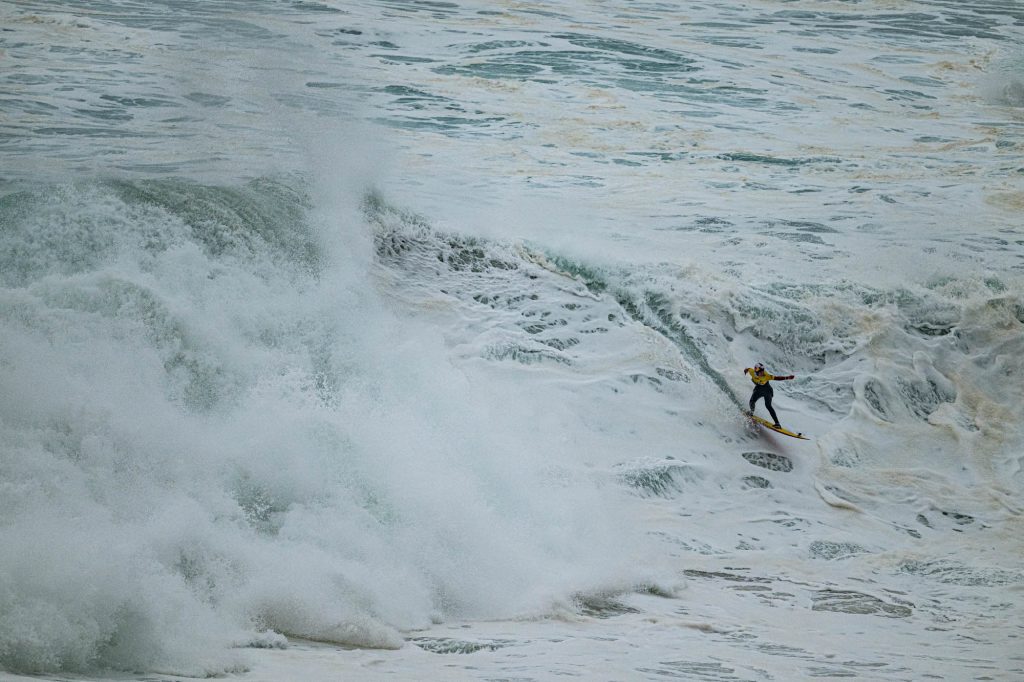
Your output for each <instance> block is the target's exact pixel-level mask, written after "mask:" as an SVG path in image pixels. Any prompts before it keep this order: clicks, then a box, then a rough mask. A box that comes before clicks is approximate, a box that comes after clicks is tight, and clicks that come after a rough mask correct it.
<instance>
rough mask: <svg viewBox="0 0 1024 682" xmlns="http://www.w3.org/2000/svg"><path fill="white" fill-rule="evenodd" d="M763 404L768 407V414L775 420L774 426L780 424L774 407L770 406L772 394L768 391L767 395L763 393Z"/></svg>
mask: <svg viewBox="0 0 1024 682" xmlns="http://www.w3.org/2000/svg"><path fill="white" fill-rule="evenodd" d="M764 406H765V407H767V408H768V414H770V415H771V416H772V419H773V420H774V421H775V426H776V428H778V427H780V426H782V425H781V424H779V416H778V415H777V414H775V408H773V407H772V394H771V393H768V394H767V395H765V397H764Z"/></svg>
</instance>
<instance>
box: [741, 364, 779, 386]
mask: <svg viewBox="0 0 1024 682" xmlns="http://www.w3.org/2000/svg"><path fill="white" fill-rule="evenodd" d="M743 371H744V372H745V373H747V374H749V375H750V380H751V381H753V382H754V383H755V384H757V385H758V386H764V385H765V384H767V383H768V382H769V381H771V380H772V379H774V378H775V377H774V376H773V375H771V374H769V373H768V372H762V373H761V374H758V373H757V372H755V371H754V368H753V367H747V368H746V369H745V370H743Z"/></svg>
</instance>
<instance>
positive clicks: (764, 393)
mask: <svg viewBox="0 0 1024 682" xmlns="http://www.w3.org/2000/svg"><path fill="white" fill-rule="evenodd" d="M773 395H775V391H774V390H772V385H771V384H769V383H763V384H755V385H754V392H753V394H751V396H750V411H751V412H753V411H754V403H756V402H757V401H758V400H760V399H761V398H764V406H765V407H767V408H768V414H770V415H771V416H772V420H774V421H775V423H776V424H778V423H779V417H778V415H777V414H775V410H774V409H773V408H772V396H773Z"/></svg>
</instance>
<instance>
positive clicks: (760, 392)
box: [743, 362, 794, 429]
mask: <svg viewBox="0 0 1024 682" xmlns="http://www.w3.org/2000/svg"><path fill="white" fill-rule="evenodd" d="M743 373H744V374H749V375H750V380H751V381H753V382H754V392H753V393H752V394H751V396H750V414H754V405H755V404H756V403H757V401H758V400H760V399H761V398H764V406H765V407H767V408H768V414H770V415H771V416H772V420H773V421H774V422H775V428H777V429H781V428H782V424H780V423H779V417H778V415H776V414H775V409H774V408H773V407H772V396H773V395H774V394H775V391H774V390H772V385H771V384H769V383H768V382H769V381H771V380H772V379H774V380H776V381H788V380H790V379H792V378H794V375H792V374H790V375H789V376H775V375H772V374H769V373H768V372H766V371H765V369H764V364H762V363H760V362H759V363H757V364H756V365H754V366H753V367H747V368H746V369H745V370H743Z"/></svg>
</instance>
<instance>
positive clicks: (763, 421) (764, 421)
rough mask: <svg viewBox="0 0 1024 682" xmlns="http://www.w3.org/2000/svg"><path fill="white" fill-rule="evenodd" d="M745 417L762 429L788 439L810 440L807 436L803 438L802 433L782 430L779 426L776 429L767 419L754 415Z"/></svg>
mask: <svg viewBox="0 0 1024 682" xmlns="http://www.w3.org/2000/svg"><path fill="white" fill-rule="evenodd" d="M747 416H748V417H750V419H751V420H753V421H755V422H757V423H758V424H760V425H761V426H763V427H765V428H767V429H771V430H772V431H775V432H776V433H781V434H782V435H784V436H789V437H790V438H799V439H800V440H810V438H808V437H807V436H805V435H804V434H802V433H793V432H792V431H790V430H789V429H784V428H782V427H781V426H780V427H776V426H775V424H773V423H771V422H770V421H768V420H767V419H763V418H761V417H758V416H757V415H756V414H747Z"/></svg>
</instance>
